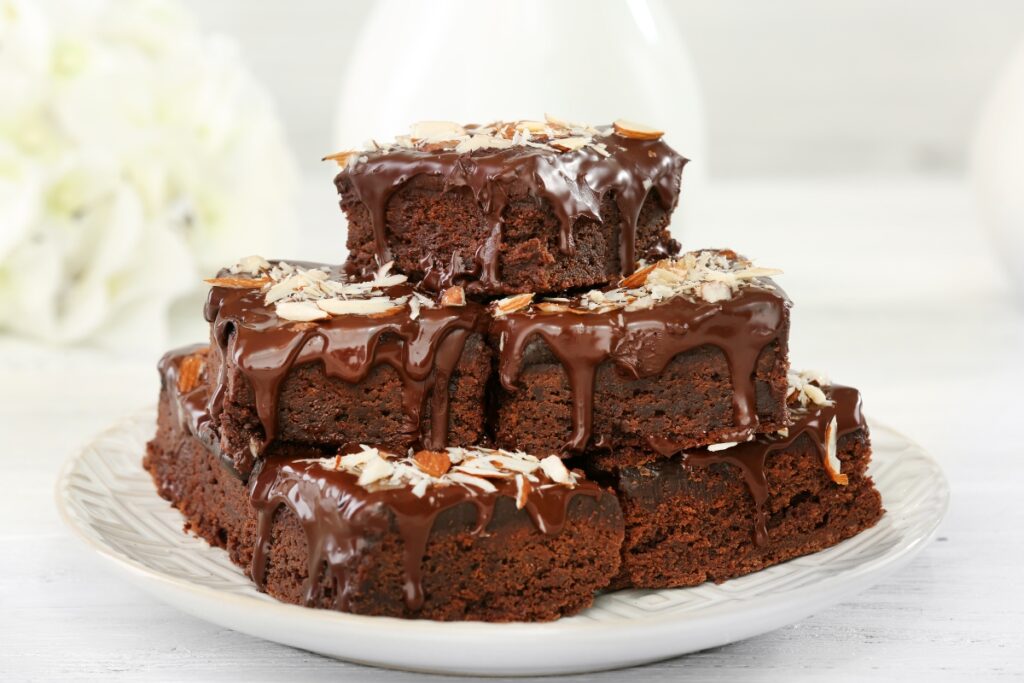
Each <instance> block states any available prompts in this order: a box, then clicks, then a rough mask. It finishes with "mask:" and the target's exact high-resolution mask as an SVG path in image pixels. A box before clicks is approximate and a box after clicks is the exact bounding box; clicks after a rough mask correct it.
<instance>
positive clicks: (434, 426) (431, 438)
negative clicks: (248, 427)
mask: <svg viewBox="0 0 1024 683" xmlns="http://www.w3.org/2000/svg"><path fill="white" fill-rule="evenodd" d="M335 272H336V271H335ZM411 292H412V288H411V287H409V286H408V285H398V286H395V287H391V288H389V289H388V290H387V291H386V293H387V295H388V296H390V297H392V298H397V297H400V296H408V295H409V294H411ZM263 296H264V295H263V293H262V292H260V291H259V290H256V289H228V288H223V287H214V288H213V289H212V290H211V291H210V296H209V299H208V301H207V304H206V319H207V320H208V321H209V322H211V323H212V325H213V335H212V336H213V340H214V346H215V351H214V352H215V353H218V354H219V355H220V357H221V363H220V368H221V375H220V377H219V378H218V380H217V381H216V383H215V385H214V388H213V391H212V393H211V396H210V401H209V412H210V415H211V416H212V418H213V419H214V420H216V419H218V417H219V415H220V413H221V410H222V407H223V403H224V398H225V394H226V390H227V387H226V376H227V368H228V364H229V362H230V364H231V365H233V366H235V367H237V368H238V369H239V370H240V371H241V373H242V374H243V375H244V377H245V378H246V380H247V381H248V382H249V384H250V386H251V387H252V390H253V393H254V395H255V398H256V411H257V414H258V416H259V420H260V424H261V425H262V427H263V433H264V442H263V443H262V444H261V448H263V449H265V448H266V446H267V445H268V444H269V443H270V442H272V441H273V440H274V438H275V437H276V435H277V412H278V404H277V400H278V393H279V390H280V387H281V384H282V382H283V381H284V379H285V377H287V375H288V373H289V372H290V371H291V370H292V368H294V367H296V366H299V365H304V364H307V363H320V364H322V366H323V369H324V372H325V373H326V374H327V375H328V376H330V377H337V378H339V379H341V380H343V381H345V382H349V383H353V384H354V383H358V382H360V381H362V380H363V379H365V378H366V376H367V375H368V374H369V372H370V371H371V370H372V369H373V368H375V367H377V366H379V365H388V366H390V367H392V368H393V369H394V370H395V372H397V373H398V376H399V378H400V379H401V381H402V385H403V412H404V414H405V418H406V425H405V428H404V431H405V433H406V435H407V443H406V444H404V445H413V444H422V445H424V446H426V447H427V448H441V447H443V446H445V445H446V442H447V437H448V391H447V389H448V380H449V379H450V378H451V376H452V373H453V372H454V371H455V368H456V366H457V365H458V362H459V359H460V358H461V356H462V350H463V348H464V346H465V343H466V340H467V339H468V338H469V335H470V333H472V332H474V331H475V332H483V331H484V330H485V328H486V315H485V314H484V312H483V309H482V308H480V307H479V306H476V305H472V304H471V305H467V306H461V307H436V308H427V307H425V306H424V307H423V308H422V309H421V310H420V312H419V316H418V317H417V318H416V319H413V318H412V317H411V315H410V311H409V309H408V308H402V309H401V310H399V311H397V312H395V313H391V314H387V315H381V316H365V315H341V316H336V317H333V318H330V319H328V320H324V321H319V322H316V323H293V322H288V321H285V320H281V319H279V318H278V317H277V316H276V315H275V313H274V310H273V307H272V306H268V305H266V304H265V303H264V301H263ZM428 395H429V396H430V397H431V420H430V424H429V425H427V426H426V429H425V433H421V431H424V430H423V428H422V426H421V425H422V416H423V410H424V408H425V406H426V399H427V397H428Z"/></svg>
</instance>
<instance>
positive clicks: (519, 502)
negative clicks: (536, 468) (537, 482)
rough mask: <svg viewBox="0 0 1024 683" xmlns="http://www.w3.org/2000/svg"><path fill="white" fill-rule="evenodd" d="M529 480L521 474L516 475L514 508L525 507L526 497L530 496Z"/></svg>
mask: <svg viewBox="0 0 1024 683" xmlns="http://www.w3.org/2000/svg"><path fill="white" fill-rule="evenodd" d="M530 488H531V487H530V480H529V479H527V478H526V477H524V476H523V475H521V474H517V475H516V509H517V510H522V509H523V508H524V507H526V499H527V498H529V496H530Z"/></svg>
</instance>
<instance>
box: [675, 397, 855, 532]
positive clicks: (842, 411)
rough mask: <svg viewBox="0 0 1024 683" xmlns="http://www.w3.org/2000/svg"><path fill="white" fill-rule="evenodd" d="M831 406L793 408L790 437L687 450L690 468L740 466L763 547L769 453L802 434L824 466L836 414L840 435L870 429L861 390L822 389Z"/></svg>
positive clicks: (778, 436) (792, 441)
mask: <svg viewBox="0 0 1024 683" xmlns="http://www.w3.org/2000/svg"><path fill="white" fill-rule="evenodd" d="M823 390H824V392H825V395H826V396H828V397H829V399H831V401H832V405H825V406H819V405H810V406H808V407H806V408H799V407H798V408H795V409H794V410H793V422H792V424H791V425H790V427H789V433H788V435H787V436H780V435H777V434H769V435H764V434H762V435H759V436H757V437H756V438H755V439H754V440H753V441H748V442H746V443H741V444H737V445H736V446H733V447H732V448H727V449H725V450H721V451H709V450H707V449H706V448H702V449H699V450H693V451H686V452H685V454H684V455H683V458H684V462H685V464H686V465H687V466H690V467H707V466H709V465H714V464H716V463H730V464H732V465H735V466H737V467H739V468H740V471H741V472H743V479H744V481H745V482H746V484H747V488H748V489H749V490H750V495H751V497H752V498H753V499H754V541H755V542H756V543H757V545H758V546H760V547H765V546H767V545H768V543H769V538H768V514H767V510H766V504H767V502H768V496H769V486H768V479H767V477H766V476H765V472H764V469H765V461H766V460H767V458H768V456H769V455H770V454H771V453H773V452H775V451H781V450H784V449H786V448H788V447H790V446H792V445H793V443H794V442H795V441H796V440H797V439H799V438H800V437H801V436H803V435H805V434H806V435H807V436H808V437H810V439H811V442H812V443H813V444H814V447H815V448H816V449H817V450H818V453H819V454H820V455H821V458H822V463H823V464H822V466H823V467H824V460H825V457H826V449H827V437H826V433H825V432H826V428H827V427H828V424H829V423H830V422H831V421H832V418H833V417H834V418H835V419H836V425H837V428H838V431H837V437H838V436H843V435H844V434H849V433H851V432H855V431H857V430H858V429H865V430H866V429H867V423H866V422H865V421H864V416H863V414H862V413H861V398H860V392H859V391H857V390H856V389H853V388H851V387H844V386H841V385H832V386H831V387H824V388H823Z"/></svg>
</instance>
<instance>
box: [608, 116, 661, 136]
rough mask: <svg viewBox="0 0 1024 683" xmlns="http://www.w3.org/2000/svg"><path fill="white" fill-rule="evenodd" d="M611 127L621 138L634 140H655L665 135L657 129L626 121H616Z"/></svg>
mask: <svg viewBox="0 0 1024 683" xmlns="http://www.w3.org/2000/svg"><path fill="white" fill-rule="evenodd" d="M612 127H613V128H614V129H615V132H616V133H618V134H619V135H621V136H622V137H624V138H633V139H634V140H657V139H658V138H660V137H661V136H662V135H664V134H665V132H664V131H661V130H658V129H657V128H651V127H650V126H645V125H643V124H642V123H636V122H635V121H627V120H626V119H618V120H617V121H615V122H614V123H613V124H612Z"/></svg>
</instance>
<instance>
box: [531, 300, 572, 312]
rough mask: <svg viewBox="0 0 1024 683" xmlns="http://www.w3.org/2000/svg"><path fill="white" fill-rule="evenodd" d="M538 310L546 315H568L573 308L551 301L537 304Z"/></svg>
mask: <svg viewBox="0 0 1024 683" xmlns="http://www.w3.org/2000/svg"><path fill="white" fill-rule="evenodd" d="M536 308H537V310H538V311H543V312H544V313H567V312H569V311H571V310H572V308H570V307H569V306H566V305H565V304H556V303H551V302H549V301H542V302H540V303H539V304H537V307H536Z"/></svg>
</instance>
